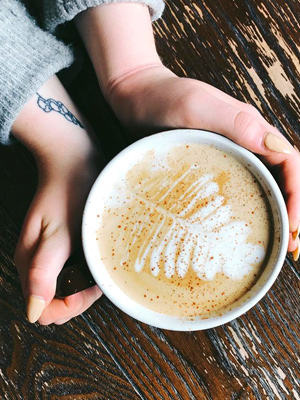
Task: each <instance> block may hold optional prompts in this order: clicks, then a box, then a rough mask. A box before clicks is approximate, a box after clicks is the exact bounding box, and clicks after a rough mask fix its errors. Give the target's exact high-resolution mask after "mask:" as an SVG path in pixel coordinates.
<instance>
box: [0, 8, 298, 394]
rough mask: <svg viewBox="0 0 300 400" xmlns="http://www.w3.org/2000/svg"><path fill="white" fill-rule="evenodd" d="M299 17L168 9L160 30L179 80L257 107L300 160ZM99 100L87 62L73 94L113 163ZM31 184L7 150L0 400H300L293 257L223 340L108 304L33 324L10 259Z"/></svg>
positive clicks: (115, 126)
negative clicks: (57, 321)
mask: <svg viewBox="0 0 300 400" xmlns="http://www.w3.org/2000/svg"><path fill="white" fill-rule="evenodd" d="M299 15H300V6H299V1H298V0H286V1H281V0H279V1H272V0H194V1H189V0H172V1H171V0H168V1H167V5H166V11H165V13H164V17H163V19H161V20H160V21H158V22H156V23H155V24H154V29H155V35H156V40H157V47H158V50H159V54H160V55H161V57H162V59H163V60H164V62H165V64H166V65H168V66H169V67H170V68H171V69H172V70H174V72H176V73H177V74H179V75H180V76H189V77H192V78H197V79H201V80H203V81H205V82H207V83H210V84H212V85H214V86H217V87H218V88H219V89H222V90H223V91H225V92H227V93H228V94H230V95H232V96H235V97H237V98H238V99H240V100H243V101H246V102H248V103H251V104H253V105H255V106H256V107H258V108H259V110H260V111H261V112H262V114H263V115H264V116H265V118H266V119H267V120H268V121H270V122H271V123H272V124H274V125H275V126H277V127H278V128H279V129H280V130H281V132H283V133H284V134H285V135H286V136H287V137H288V138H289V140H290V141H291V142H292V143H293V144H295V145H296V146H297V147H298V148H299V144H300V142H299V130H298V129H299V116H300V113H299V109H300V96H299V94H300V93H299V59H300V57H299V45H300V43H299ZM95 88H96V80H95V77H94V75H93V73H92V71H91V66H90V64H89V63H88V62H85V63H84V67H83V69H82V70H81V71H80V73H79V75H78V76H77V77H76V78H75V80H73V81H72V83H71V84H70V85H69V90H70V91H71V93H72V95H73V96H74V98H75V100H76V101H77V102H78V104H79V106H80V107H81V108H82V109H83V110H84V112H85V114H86V115H87V117H88V118H89V119H90V120H91V121H92V122H93V124H94V126H95V129H96V131H97V132H98V133H99V136H100V135H101V134H102V137H103V139H102V145H103V148H104V151H105V153H106V156H107V159H110V158H111V157H112V156H113V155H114V154H116V152H118V151H119V150H121V149H122V148H123V147H124V146H125V145H126V144H127V143H128V140H127V139H126V135H125V136H124V132H123V129H122V127H121V126H120V124H119V123H118V121H117V120H116V118H115V116H114V115H113V113H112V111H111V110H110V108H109V107H108V106H107V105H106V104H105V102H104V100H103V99H102V98H101V94H100V93H99V91H97V90H96V89H95ZM79 93H80V96H79ZM99 127H101V129H100V128H99ZM297 130H298V134H297ZM104 131H105V135H103V132H104ZM123 137H125V139H123ZM36 178H37V176H36V168H35V164H34V162H33V160H32V158H31V156H30V155H29V153H28V152H27V151H26V150H25V149H24V148H22V147H21V146H16V147H12V148H4V147H1V148H0V182H1V185H0V186H1V189H0V190H1V192H0V316H1V324H0V398H1V399H8V400H13V399H29V400H31V399H58V398H59V399H64V400H67V399H68V400H71V399H72V400H73V399H106V400H107V399H118V400H120V399H130V400H134V399H161V400H168V399H176V400H177V399H184V400H185V399H217V400H219V399H220V400H223V399H299V398H300V387H299V378H300V376H299V358H300V357H299V263H295V262H294V261H293V260H292V257H291V255H290V254H289V255H288V256H287V258H286V261H285V264H284V267H283V269H282V272H281V273H280V276H279V278H278V279H277V281H276V283H275V284H274V285H273V287H272V288H271V290H270V291H269V293H268V294H267V295H266V296H265V297H264V299H263V300H262V301H260V303H259V304H258V305H257V306H255V307H254V308H253V309H252V310H250V311H248V312H247V313H246V314H245V315H243V316H242V317H240V318H238V319H237V320H235V321H233V322H231V323H228V324H226V325H225V326H221V327H218V328H216V329H211V330H207V331H202V332H201V331H200V332H192V333H183V332H171V331H163V330H160V329H156V328H153V327H150V326H146V325H144V324H142V323H139V322H137V321H135V320H133V319H132V318H130V317H128V316H126V315H125V314H123V313H122V312H121V311H119V310H118V309H117V308H116V307H115V306H114V305H112V304H111V303H110V302H109V301H108V300H107V299H106V298H105V297H104V296H103V297H102V298H101V299H100V300H99V301H98V302H97V303H96V304H94V305H93V306H92V307H91V308H90V309H89V310H88V311H87V312H85V313H84V314H83V315H81V316H79V317H77V318H76V319H74V320H72V321H71V322H69V323H67V324H65V325H62V326H54V325H53V326H48V327H42V326H39V325H38V324H34V325H31V324H29V323H28V322H27V320H26V318H25V307H24V303H23V298H22V294H21V289H20V284H19V280H18V276H17V272H16V270H15V267H14V264H13V261H12V258H13V252H14V247H15V245H16V241H17V238H18V234H19V231H20V228H21V225H22V221H23V218H24V215H25V213H26V210H27V207H28V205H29V204H30V201H31V199H32V197H33V194H34V190H35V185H36Z"/></svg>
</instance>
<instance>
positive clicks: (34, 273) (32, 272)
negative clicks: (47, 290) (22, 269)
mask: <svg viewBox="0 0 300 400" xmlns="http://www.w3.org/2000/svg"><path fill="white" fill-rule="evenodd" d="M27 276H28V281H29V282H30V284H31V285H32V286H33V285H37V286H47V287H49V286H50V285H51V282H52V274H51V271H49V270H48V269H47V268H45V267H40V266H37V265H35V264H33V265H31V266H30V267H29V268H28V271H27Z"/></svg>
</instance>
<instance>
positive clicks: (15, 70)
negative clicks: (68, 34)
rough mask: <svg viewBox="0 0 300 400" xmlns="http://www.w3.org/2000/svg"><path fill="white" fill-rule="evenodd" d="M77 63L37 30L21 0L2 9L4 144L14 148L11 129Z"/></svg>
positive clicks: (7, 1) (0, 125) (0, 131)
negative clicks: (51, 80)
mask: <svg viewBox="0 0 300 400" xmlns="http://www.w3.org/2000/svg"><path fill="white" fill-rule="evenodd" d="M72 62H73V53H72V51H71V50H70V49H69V48H68V47H67V46H65V45H64V44H63V43H62V42H60V41H58V40H57V39H56V38H55V37H54V36H53V35H51V34H50V33H48V32H45V31H43V30H41V29H40V28H38V27H37V25H36V24H35V22H34V19H32V18H31V17H30V16H29V14H28V13H27V12H26V10H25V8H24V6H23V5H22V4H21V3H20V2H19V1H17V0H2V1H1V7H0V142H1V143H2V144H10V143H11V142H12V138H11V136H10V130H11V126H12V124H13V122H14V120H15V119H16V117H17V115H18V114H19V112H20V111H21V109H22V108H23V106H24V105H25V104H26V102H27V101H28V100H29V99H30V98H31V97H32V96H33V95H34V93H35V92H36V91H37V90H38V89H39V88H40V87H41V86H42V85H43V84H44V83H45V82H46V81H47V80H48V78H50V76H52V75H53V74H55V73H56V72H58V71H59V70H61V69H63V68H65V67H68V66H69V65H70V64H71V63H72Z"/></svg>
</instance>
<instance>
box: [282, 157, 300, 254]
mask: <svg viewBox="0 0 300 400" xmlns="http://www.w3.org/2000/svg"><path fill="white" fill-rule="evenodd" d="M281 168H282V171H281V176H280V182H279V183H280V184H281V186H282V190H283V191H284V192H285V195H286V205H287V211H288V215H289V223H290V232H291V234H290V239H289V245H288V250H289V251H294V250H296V249H297V246H298V242H299V240H298V236H299V229H300V228H299V222H300V190H299V189H300V176H299V171H300V156H298V155H297V154H296V155H295V156H294V157H290V158H288V159H287V160H286V162H285V163H283V165H282V166H281ZM285 176H288V177H289V179H284V177H285Z"/></svg>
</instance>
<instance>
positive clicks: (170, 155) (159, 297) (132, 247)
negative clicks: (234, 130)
mask: <svg viewBox="0 0 300 400" xmlns="http://www.w3.org/2000/svg"><path fill="white" fill-rule="evenodd" d="M98 218H100V228H99V230H98V231H97V240H98V245H99V252H100V257H101V260H102V263H103V264H104V265H105V267H106V269H107V271H108V272H109V274H110V276H111V277H112V279H113V280H114V281H115V283H116V284H117V285H118V286H119V287H120V288H121V290H122V291H123V292H125V293H126V294H127V295H128V296H129V297H131V298H132V299H133V300H134V301H136V302H137V303H139V304H141V305H142V306H144V307H146V308H148V309H151V310H153V311H157V312H159V313H163V314H167V315H171V316H186V317H191V318H192V317H196V316H201V318H209V317H211V316H213V315H218V314H219V313H222V310H224V309H225V308H226V307H227V308H228V306H230V305H231V304H234V303H235V302H236V301H237V300H238V299H240V298H242V297H243V296H244V295H245V293H247V292H248V291H249V290H250V289H251V288H252V287H253V285H254V284H255V283H256V282H257V280H258V279H259V277H260V275H261V274H262V272H263V270H264V266H265V265H266V264H267V263H268V260H269V258H270V254H271V247H272V244H273V241H274V237H273V235H274V233H273V232H274V227H273V219H272V212H271V209H270V205H269V202H268V200H267V197H266V194H265V193H264V191H263V189H262V187H261V186H260V184H259V182H258V181H257V180H256V178H255V177H254V175H252V173H251V172H250V171H249V170H248V168H246V167H245V166H244V165H242V164H241V163H240V162H239V161H238V160H237V159H236V158H235V157H233V156H231V155H230V154H229V153H224V152H223V151H221V150H218V149H217V148H215V147H214V146H212V145H204V144H198V143H190V144H189V145H181V146H175V145H174V146H173V147H170V148H167V149H166V150H165V151H163V150H160V151H154V150H151V151H148V152H147V153H146V154H145V156H144V158H143V159H142V160H140V161H139V162H137V163H136V164H135V165H133V166H132V167H131V168H130V169H129V171H128V172H127V173H126V175H125V176H123V177H121V178H120V179H119V181H116V182H114V185H113V189H111V192H110V193H109V194H108V195H107V196H106V200H105V203H104V207H103V210H102V211H101V212H99V215H98Z"/></svg>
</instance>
